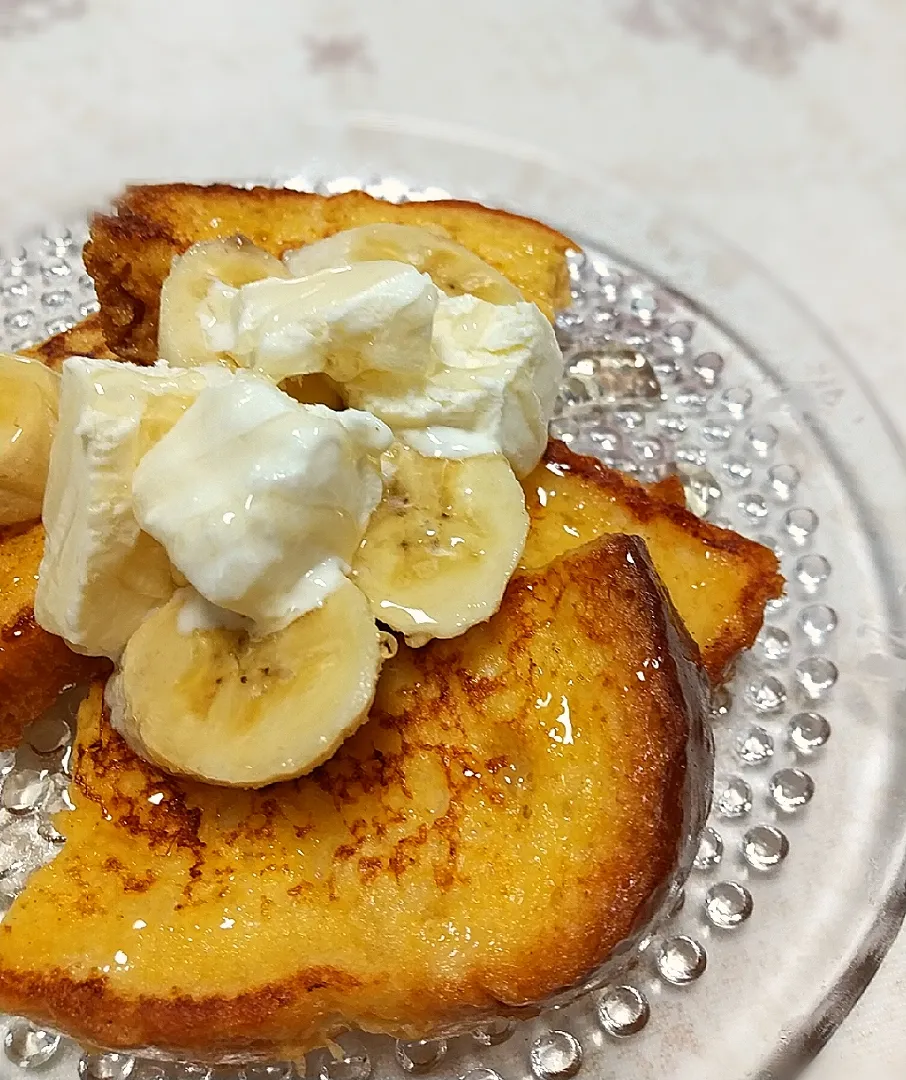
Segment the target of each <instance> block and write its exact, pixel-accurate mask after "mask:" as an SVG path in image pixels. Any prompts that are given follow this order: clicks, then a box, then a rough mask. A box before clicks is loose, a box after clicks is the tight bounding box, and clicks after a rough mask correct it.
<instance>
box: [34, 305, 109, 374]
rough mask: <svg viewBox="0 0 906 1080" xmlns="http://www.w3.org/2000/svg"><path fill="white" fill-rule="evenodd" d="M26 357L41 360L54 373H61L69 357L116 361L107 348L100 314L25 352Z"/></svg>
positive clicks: (90, 316)
mask: <svg viewBox="0 0 906 1080" xmlns="http://www.w3.org/2000/svg"><path fill="white" fill-rule="evenodd" d="M25 355H26V356H33V357H34V358H35V359H36V360H41V361H43V363H45V364H47V366H48V367H50V368H53V369H54V371H59V370H60V368H61V367H62V366H63V361H64V360H65V359H66V357H67V356H93V357H97V358H98V359H100V360H115V359H116V357H115V356H114V354H113V353H112V352H111V351H110V349H109V348H108V347H107V340H106V338H105V337H104V328H103V326H102V325H101V316H100V314H99V313H95V314H94V315H89V316H88V318H87V319H83V320H82V321H81V322H80V323H76V325H75V326H74V327H73V328H72V329H71V330H64V331H63V332H62V333H61V334H56V335H54V337H52V338H48V339H47V341H42V342H41V344H40V345H35V346H34V347H33V348H31V349H26V350H25Z"/></svg>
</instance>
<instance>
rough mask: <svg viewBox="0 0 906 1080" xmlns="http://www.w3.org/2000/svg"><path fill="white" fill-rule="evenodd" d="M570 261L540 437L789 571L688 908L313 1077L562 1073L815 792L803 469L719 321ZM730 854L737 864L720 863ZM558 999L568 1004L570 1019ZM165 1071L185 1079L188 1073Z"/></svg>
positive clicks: (96, 1071)
mask: <svg viewBox="0 0 906 1080" xmlns="http://www.w3.org/2000/svg"><path fill="white" fill-rule="evenodd" d="M287 186H297V187H304V188H309V187H312V188H314V189H318V190H324V191H340V190H348V189H349V188H352V187H363V188H364V189H365V190H367V191H369V192H370V193H371V194H375V195H378V196H380V197H383V198H389V199H393V200H399V199H403V198H439V197H444V196H445V195H446V192H444V191H442V190H440V189H438V188H432V189H423V190H417V189H413V188H412V187H411V186H410V185H408V184H407V183H404V182H402V181H398V180H395V179H384V180H381V181H376V182H373V183H366V182H363V181H362V179H361V178H351V177H345V178H342V179H339V180H335V181H332V182H329V183H326V184H313V185H310V184H307V183H305V182H304V181H299V180H298V179H297V180H296V181H294V182H292V183H290V184H288V185H287ZM83 240H84V233H83V232H82V231H81V230H75V229H74V230H52V231H51V232H50V233H48V234H47V235H45V236H42V237H39V238H35V239H34V240H33V241H32V243H31V244H29V245H27V246H26V248H25V249H23V250H22V251H13V252H11V253H10V256H9V258H8V259H7V260H6V261H5V262H3V263H0V304H2V305H3V306H2V307H0V312H4V315H3V324H2V326H3V329H2V336H0V342H2V343H3V344H5V346H6V347H8V348H21V347H24V346H25V345H27V344H28V343H30V342H31V341H34V340H40V339H41V338H43V337H44V336H47V335H49V334H52V333H57V332H59V331H60V330H63V329H66V328H68V327H69V326H71V325H73V324H74V322H76V321H78V319H79V318H81V317H84V316H86V315H88V314H90V313H91V312H92V311H93V310H95V309H96V301H95V300H94V298H93V291H92V290H91V282H90V280H89V279H88V278H87V277H85V276H84V271H83V268H82V267H81V263H80V249H81V243H82V242H83ZM570 274H571V279H572V285H573V295H572V301H573V302H572V305H571V307H570V309H569V310H568V311H567V312H564V313H563V314H562V315H561V316H560V317H559V318H558V326H557V329H558V335H559V337H560V340H561V343H562V345H563V348H564V356H565V372H564V388H563V394H562V397H561V401H560V404H559V406H558V412H557V416H556V417H555V419H554V421H553V424H552V432H553V434H555V435H557V436H558V437H560V438H562V439H563V440H564V441H565V442H567V443H569V444H570V445H571V446H572V448H573V449H575V450H577V451H580V452H583V453H593V454H596V455H597V456H598V457H600V458H602V459H603V460H604V461H605V462H606V463H608V464H611V465H613V466H615V467H618V468H621V469H624V470H626V471H628V472H630V473H633V474H635V475H637V476H638V477H639V478H640V479H643V480H653V479H657V478H658V477H660V476H662V475H664V474H665V472H667V471H676V472H678V473H679V475H680V477H681V479H682V480H683V484H684V488H685V491H686V495H687V500H688V502H689V505H690V506H691V508H692V509H694V510H695V511H696V512H698V513H700V514H702V515H704V516H707V517H709V518H710V519H712V520H715V521H717V522H719V523H721V524H726V525H728V526H732V527H733V528H737V529H739V531H741V532H744V533H747V534H750V535H754V536H755V537H756V538H758V539H760V540H762V541H763V542H766V543H768V544H769V545H770V546H772V547H774V548H775V549H776V550H777V552H778V555H780V557H781V558H782V560H783V564H784V572H785V574H786V577H787V579H788V582H789V589H788V592H787V594H786V596H785V597H784V598H783V599H782V600H780V601H778V602H775V603H773V604H771V605H769V609H768V612H767V619H766V624H765V628H764V630H763V631H762V633H761V635H760V637H759V640H758V642H757V643H756V646H755V648H754V649H753V650H752V652H751V653H750V654H749V655H748V656H746V657H745V658H744V659H743V661H742V663H741V664H740V669H739V671H738V673H737V676H736V678H735V680H734V681H733V684H732V687H731V688H729V689H723V690H722V691H719V692H718V694H717V695H716V696H715V702H714V712H713V720H714V727H715V735H716V738H717V747H718V758H717V770H716V788H715V801H714V807H713V811H712V816H711V819H710V822H709V824H708V827H707V828H706V829H705V831H704V833H703V834H702V837H701V843H700V846H699V849H698V852H697V854H696V856H695V859H694V867H695V875H694V877H693V879H692V882H691V883H690V884H691V885H692V888H690V890H689V892H690V893H691V894H694V903H693V904H689V903H686V904H685V905H684V903H683V900H684V896H683V894H682V893H678V892H677V893H676V894H675V895H674V896H673V897H672V900H671V903H670V910H669V911H668V912H667V916H668V921H667V923H666V925H664V926H663V927H661V926H655V925H653V926H652V932H651V933H649V934H646V935H645V936H644V938H643V940H642V941H641V943H640V948H639V950H638V954H637V955H634V956H633V960H632V963H630V964H628V965H627V966H626V970H625V971H624V972H623V973H621V975H620V977H619V979H618V980H617V981H611V982H610V983H608V984H607V985H605V986H603V987H602V988H599V989H597V990H596V991H595V993H594V994H593V995H592V997H591V998H589V999H585V1000H584V1002H580V1003H577V1005H575V1006H564V1007H561V1008H558V1007H555V1008H554V1009H553V1010H552V1011H550V1012H548V1013H546V1014H545V1015H544V1016H542V1017H541V1018H540V1020H539V1021H537V1022H528V1023H527V1024H523V1025H519V1027H518V1028H514V1026H513V1025H512V1024H511V1023H509V1022H500V1023H499V1024H496V1025H494V1024H492V1025H487V1026H486V1027H485V1028H483V1029H480V1030H477V1031H475V1032H473V1033H472V1034H471V1035H470V1036H464V1037H462V1038H459V1039H456V1040H450V1041H446V1040H440V1041H433V1042H430V1043H406V1044H402V1043H401V1044H396V1045H395V1046H391V1048H390V1049H387V1047H386V1046H385V1045H382V1044H386V1043H387V1042H388V1041H387V1040H382V1039H375V1038H374V1037H370V1036H366V1037H357V1036H352V1037H351V1038H350V1039H348V1040H346V1039H344V1040H341V1042H343V1043H344V1045H345V1048H346V1052H347V1054H346V1057H345V1058H342V1059H336V1060H335V1059H334V1058H332V1057H331V1056H330V1055H325V1054H323V1053H318V1052H316V1053H315V1054H313V1055H310V1057H309V1062H308V1070H309V1072H312V1071H313V1072H314V1073H315V1074H319V1075H320V1076H322V1077H323V1078H324V1080H365V1077H367V1076H369V1075H371V1072H372V1071H373V1069H374V1067H375V1064H376V1063H377V1062H380V1063H381V1069H382V1071H384V1072H388V1071H392V1070H393V1069H394V1068H396V1069H399V1070H401V1072H402V1073H403V1074H406V1073H412V1072H417V1073H429V1072H434V1071H435V1070H436V1071H437V1074H438V1075H452V1074H453V1071H455V1072H456V1073H457V1074H459V1075H467V1074H468V1075H470V1076H471V1077H472V1078H473V1080H479V1074H481V1076H482V1077H486V1078H487V1080H491V1078H492V1077H494V1076H495V1075H498V1074H499V1075H501V1076H504V1077H506V1076H508V1075H510V1074H511V1073H512V1068H511V1067H510V1068H508V1067H507V1066H508V1065H513V1064H515V1063H514V1062H513V1060H512V1056H513V1053H514V1048H515V1047H516V1046H517V1045H518V1046H520V1048H521V1049H520V1051H519V1054H520V1056H521V1055H522V1054H524V1055H525V1056H524V1057H522V1058H521V1060H522V1061H523V1063H524V1064H523V1065H522V1067H521V1068H522V1071H524V1068H525V1067H528V1068H530V1069H531V1071H532V1072H533V1074H534V1075H535V1076H537V1077H538V1078H539V1080H556V1078H560V1077H569V1076H572V1075H574V1074H575V1073H576V1072H578V1071H579V1069H580V1068H581V1067H582V1065H583V1061H585V1064H586V1065H588V1064H589V1058H590V1057H593V1055H594V1054H595V1053H596V1052H597V1051H598V1050H599V1047H600V1039H599V1038H597V1039H596V1038H591V1040H590V1044H589V1045H586V1042H587V1040H586V1038H585V1036H586V1035H587V1033H588V1031H590V1030H594V1031H597V1032H599V1033H603V1034H604V1035H606V1036H607V1037H609V1038H610V1039H611V1040H613V1045H623V1044H625V1040H626V1039H627V1037H629V1036H636V1035H639V1034H640V1033H641V1032H643V1031H648V1030H650V1028H651V1027H653V1026H654V1022H655V1021H656V1019H657V1009H655V1010H654V1013H653V1012H652V1003H653V1002H655V1001H656V999H657V998H658V997H659V996H660V995H661V993H662V988H663V987H668V988H676V987H691V986H692V985H693V984H697V983H698V981H699V979H700V978H701V976H702V975H704V974H705V971H706V968H707V960H708V946H707V940H706V939H707V938H709V937H710V936H713V935H714V934H717V935H718V936H726V935H731V934H732V933H733V932H734V931H737V930H738V929H740V928H742V927H743V926H744V925H745V924H747V923H748V922H749V920H750V918H751V917H752V915H753V912H754V911H755V910H756V906H757V905H758V906H760V896H761V895H762V894H764V895H765V896H767V895H769V890H768V888H765V886H767V885H769V884H770V882H771V881H772V879H773V878H775V877H776V875H777V873H778V872H779V870H780V868H781V867H782V866H783V865H784V863H785V860H786V858H787V856H788V854H789V853H790V850H791V843H790V839H789V837H788V836H787V832H788V830H787V829H785V828H782V827H781V825H783V824H784V823H785V822H786V821H787V820H790V821H792V820H794V819H795V817H796V816H797V815H799V814H800V813H801V812H803V811H804V809H805V807H806V806H807V805H808V804H809V803H810V802H811V800H812V797H813V795H814V794H815V790H816V786H815V783H814V779H813V777H812V776H811V775H810V772H809V770H808V769H807V768H806V767H805V766H808V765H809V764H810V763H811V762H813V761H816V760H820V758H821V757H822V756H823V754H824V750H825V746H826V745H827V743H828V741H829V739H830V734H831V723H830V720H829V719H828V716H827V715H826V714H827V713H830V714H831V718H833V712H834V702H835V700H836V699H837V697H838V696H839V692H840V687H839V685H837V684H838V676H839V673H840V672H839V668H840V666H841V665H839V663H838V660H839V654H838V650H837V647H836V646H835V642H836V641H837V639H838V635H837V628H838V621H839V620H838V610H840V609H841V608H845V605H843V604H841V603H840V601H839V600H838V599H836V598H835V594H834V591H833V585H834V582H833V576H832V571H833V569H834V565H833V563H832V562H831V560H830V559H828V558H827V557H826V555H824V554H823V553H822V550H821V541H822V538H823V535H824V529H823V528H822V526H821V522H820V521H819V516H818V514H817V513H816V512H815V510H814V509H813V508H812V507H811V506H810V505H808V502H807V500H803V499H802V498H801V497H800V493H802V492H803V488H804V486H805V485H804V483H803V470H802V468H801V466H798V465H797V464H795V463H793V462H791V461H787V460H785V459H784V457H783V453H782V449H783V432H782V431H781V430H779V428H778V426H777V425H775V424H774V423H771V422H769V421H765V420H762V419H761V414H762V410H761V409H760V408H759V392H758V390H754V391H753V389H752V388H750V387H749V386H748V385H747V383H746V381H745V380H744V379H742V378H737V376H736V370H735V365H734V360H735V357H733V356H730V355H729V354H730V353H733V352H734V350H735V351H737V352H742V353H744V352H745V347H744V345H741V344H740V342H739V341H738V340H734V339H733V337H732V335H728V334H727V333H726V332H725V331H724V330H723V328H722V327H721V326H720V324H719V321H718V320H716V319H710V318H709V317H708V316H707V315H705V314H704V313H703V312H702V311H701V310H700V309H699V308H698V307H697V305H695V304H693V303H692V302H690V301H688V300H687V299H686V298H685V297H683V296H682V295H681V294H679V293H678V292H676V291H675V290H672V289H670V288H669V287H668V286H666V285H665V284H664V283H663V282H661V281H659V280H658V279H657V278H656V277H653V276H651V275H649V274H646V273H644V272H641V271H639V270H638V269H637V268H635V267H633V266H632V264H630V263H629V262H627V261H626V260H624V259H620V258H618V257H614V256H612V255H610V254H609V253H607V252H605V251H604V250H603V249H602V248H598V247H596V246H595V245H586V254H585V255H584V256H582V255H578V254H577V255H574V256H572V257H571V260H570ZM721 339H723V343H722V344H721ZM614 344H618V345H619V346H620V348H619V349H614ZM748 360H749V361H750V362H751V361H752V360H753V357H752V356H751V355H750V356H749V357H748ZM755 362H756V365H757V359H756V361H755ZM768 389H769V388H768ZM764 390H765V388H762V395H763V393H764ZM769 530H770V531H769ZM831 601H833V604H832V603H831ZM793 703H795V706H796V707H795V708H792V707H791V706H792V705H793ZM781 717H782V720H781V719H780V718H781ZM61 723H62V721H61V720H60V718H59V716H57V717H54V718H49V719H46V720H44V721H42V723H41V724H39V725H37V726H36V727H35V728H33V730H32V731H31V732H30V734H29V739H28V740H27V741H26V744H25V745H24V747H23V748H22V749H21V750H20V751H19V753H18V754H17V755H16V756H15V757H10V756H8V757H7V759H6V761H5V762H4V765H3V769H4V773H5V780H4V787H3V791H2V793H0V803H2V810H0V813H3V814H5V815H7V821H8V822H16V823H17V826H20V825H21V824H22V822H24V821H29V822H36V823H37V829H36V830H33V831H35V832H36V833H37V835H38V836H39V837H41V838H42V839H43V840H44V842H45V844H47V845H51V847H50V848H49V849H48V850H52V845H53V844H54V843H56V842H57V841H58V839H59V836H58V834H57V835H56V836H55V835H54V832H55V830H52V827H50V826H49V825H48V823H47V821H46V814H47V813H48V811H49V810H51V809H52V808H54V807H56V808H61V805H65V801H66V796H65V768H66V764H67V760H68V757H67V745H68V738H69V728H68V725H66V724H63V725H62V726H60V725H61ZM49 725H51V726H49ZM52 725H56V726H55V727H54V726H52ZM64 728H65V730H64ZM54 732H56V735H55V734H54ZM51 744H52V745H51ZM48 747H50V749H48ZM48 755H49V756H48ZM756 807H757V810H756ZM753 811H755V813H754V816H753ZM765 811H767V812H765ZM3 824H4V825H6V824H7V822H4V823H3ZM42 829H43V833H42ZM0 842H2V841H0ZM0 850H2V849H0ZM731 853H732V856H733V857H734V859H735V861H736V863H737V866H738V868H739V869H741V870H742V871H743V872H742V873H740V872H734V873H729V874H723V873H720V872H719V871H720V869H721V868H722V867H724V866H726V864H727V862H729V861H730V855H731ZM14 861H15V860H14ZM19 863H20V864H21V863H22V860H21V859H20V860H19ZM21 869H22V868H21V866H20V870H21ZM26 869H27V867H26ZM0 875H3V871H2V869H0ZM5 876H6V878H7V879H8V878H9V874H8V872H7V873H6V875H5ZM2 880H3V877H2V876H0V881H2ZM10 891H12V890H10ZM895 919H896V916H894V921H895ZM887 936H888V935H887V934H885V935H883V937H884V938H886V937H887ZM876 951H877V950H876V949H874V950H871V951H870V952H869V954H868V955H870V956H873V955H874V952H876ZM571 1010H572V1011H574V1012H577V1013H579V1012H581V1014H582V1015H577V1016H576V1017H573V1016H571V1015H570V1013H571ZM589 1010H590V1013H589ZM590 1019H591V1024H593V1027H592V1026H590V1023H589V1020H590ZM649 1021H652V1023H651V1024H649ZM818 1039H819V1040H821V1039H822V1035H821V1034H819V1035H818ZM459 1043H462V1044H468V1048H465V1049H464V1047H463V1046H459V1045H456V1044H459ZM5 1046H6V1052H7V1057H8V1058H9V1059H10V1060H11V1061H14V1062H16V1063H17V1064H21V1065H25V1066H26V1067H29V1066H32V1065H42V1066H43V1065H47V1064H49V1063H51V1062H53V1061H54V1060H55V1059H57V1058H58V1057H59V1056H60V1055H61V1050H63V1049H65V1046H66V1043H65V1040H63V1041H61V1040H59V1039H58V1037H57V1036H55V1035H54V1034H53V1033H49V1032H43V1031H41V1030H40V1029H35V1028H33V1027H32V1026H31V1025H29V1024H28V1023H27V1022H26V1021H12V1022H11V1023H10V1025H9V1026H8V1029H7V1034H6V1039H5ZM474 1048H478V1056H477V1057H476V1055H475V1049H474ZM497 1048H500V1049H499V1051H498V1050H497ZM467 1066H468V1067H467ZM157 1068H159V1066H157V1065H155V1064H152V1063H151V1061H150V1060H148V1059H145V1060H136V1059H133V1058H130V1057H125V1056H123V1055H110V1054H103V1055H87V1056H85V1057H84V1058H83V1059H82V1060H81V1063H80V1065H79V1069H80V1072H81V1073H82V1074H83V1075H91V1076H97V1077H98V1078H99V1080H114V1078H115V1077H117V1076H125V1075H128V1074H129V1073H131V1072H133V1071H134V1070H136V1069H137V1070H139V1072H141V1071H142V1070H144V1071H145V1072H147V1071H149V1070H151V1071H152V1072H153V1070H154V1069H157ZM451 1069H452V1070H453V1071H451ZM193 1070H194V1071H193ZM181 1071H182V1073H183V1074H185V1075H186V1076H196V1075H198V1067H197V1066H190V1065H185V1066H182V1067H181ZM203 1071H204V1070H203ZM245 1071H246V1072H247V1073H248V1074H249V1076H250V1077H251V1076H252V1075H253V1074H257V1073H258V1072H261V1073H262V1074H264V1073H267V1075H268V1076H270V1075H273V1076H274V1077H277V1076H278V1075H282V1074H283V1072H285V1071H286V1067H285V1066H283V1065H274V1066H264V1065H255V1066H249V1067H247V1068H246V1070H245ZM61 1075H62V1074H61Z"/></svg>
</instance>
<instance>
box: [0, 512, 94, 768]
mask: <svg viewBox="0 0 906 1080" xmlns="http://www.w3.org/2000/svg"><path fill="white" fill-rule="evenodd" d="M43 550H44V530H43V529H42V527H41V524H40V522H35V523H34V524H31V525H22V526H16V527H15V528H10V529H5V530H0V749H3V750H6V749H10V748H11V747H14V746H16V745H18V743H19V741H20V740H21V738H22V731H23V729H24V728H25V726H26V725H27V724H28V723H30V722H31V721H32V720H34V719H35V717H36V716H40V714H41V713H42V712H44V710H45V709H47V708H49V707H50V706H51V705H52V704H53V703H54V701H56V699H57V697H58V696H59V695H60V694H61V693H62V692H63V690H65V689H66V688H67V687H68V686H72V685H74V684H76V683H80V682H82V683H83V682H87V681H88V680H89V679H92V678H96V677H98V676H100V675H103V674H105V673H106V672H107V671H108V670H109V667H110V665H109V663H108V662H107V661H106V660H98V659H96V658H94V657H87V656H78V655H77V654H76V653H74V652H73V651H72V650H71V649H70V648H69V646H68V645H66V643H65V642H64V641H63V640H62V638H58V637H55V636H54V635H53V634H48V633H47V631H46V630H42V629H41V627H40V626H38V625H37V623H36V622H35V616H34V596H35V581H36V579H37V574H38V567H39V565H40V562H41V555H42V552H43Z"/></svg>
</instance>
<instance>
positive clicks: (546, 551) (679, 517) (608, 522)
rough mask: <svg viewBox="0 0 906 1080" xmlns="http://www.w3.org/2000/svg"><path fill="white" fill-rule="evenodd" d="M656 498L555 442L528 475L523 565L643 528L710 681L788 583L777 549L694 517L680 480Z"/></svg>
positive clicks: (539, 563)
mask: <svg viewBox="0 0 906 1080" xmlns="http://www.w3.org/2000/svg"><path fill="white" fill-rule="evenodd" d="M662 484H667V486H666V487H662V488H661V491H662V492H664V493H666V494H667V495H668V499H669V501H665V500H664V499H663V498H658V497H657V493H656V492H655V493H653V492H651V491H647V490H646V489H645V488H643V487H642V485H641V484H638V483H636V482H635V481H634V480H632V479H631V478H630V477H628V476H626V475H624V474H623V473H619V472H616V471H615V470H613V469H608V468H607V467H606V466H604V465H602V464H601V463H600V462H599V461H597V460H595V459H594V458H590V457H582V456H581V455H579V454H574V453H572V451H570V450H569V449H568V448H567V447H566V446H564V445H563V443H560V442H554V441H552V442H550V443H549V444H548V448H547V453H546V455H545V458H544V460H543V461H542V463H541V464H540V465H539V466H538V468H537V469H535V471H534V472H533V473H531V475H529V476H528V477H526V479H525V480H524V481H523V487H524V488H525V491H526V498H527V501H528V507H529V515H530V517H531V521H532V527H531V530H530V532H529V536H528V542H527V543H526V548H525V553H524V555H523V558H522V565H523V566H524V567H527V568H529V569H535V568H537V567H539V566H543V565H545V564H546V563H548V562H550V560H551V559H553V558H554V557H555V556H557V555H559V554H561V553H562V552H564V551H568V550H570V549H571V548H575V547H578V546H580V545H581V544H586V543H588V541H589V540H593V539H594V538H595V537H599V536H603V535H606V534H608V533H627V534H630V535H634V536H640V537H641V538H642V539H643V540H644V541H645V543H646V545H647V547H648V551H649V553H650V555H651V560H652V562H653V563H654V566H655V569H656V570H657V572H658V574H659V575H660V577H661V580H662V581H663V583H664V585H665V586H666V588H667V591H668V592H669V594H670V599H671V600H672V601H673V603H674V604H675V606H676V609H677V611H678V612H679V613H680V615H681V616H682V618H683V622H684V623H685V624H686V628H687V629H688V631H689V633H690V634H691V635H692V637H693V639H694V640H695V642H696V643H697V644H698V647H699V648H700V649H701V653H702V659H703V660H704V663H705V667H706V668H707V671H708V674H709V675H710V677H711V679H712V681H714V682H715V683H717V682H720V681H721V679H722V678H723V677H724V676H725V674H726V672H727V671H728V669H729V667H730V666H731V664H732V662H733V660H734V659H735V658H736V656H738V654H739V653H740V652H741V651H742V650H743V649H747V648H749V647H750V646H751V644H752V643H753V642H754V640H755V638H756V636H757V634H758V631H759V630H760V629H761V624H762V621H763V618H764V605H765V603H766V602H767V601H768V600H770V599H772V598H774V597H777V596H780V594H781V593H782V591H783V578H782V577H781V576H780V573H779V568H778V564H777V558H776V556H775V555H774V553H773V552H772V551H770V550H769V549H768V548H766V547H764V546H762V545H761V544H756V543H755V542H754V541H752V540H747V539H746V538H745V537H743V536H740V535H739V533H735V532H730V531H729V530H727V529H720V528H718V527H717V526H716V525H711V524H709V523H708V522H706V521H702V520H701V519H700V518H697V517H696V516H695V515H694V514H693V513H691V512H690V511H689V510H687V509H686V508H685V506H683V505H682V504H681V503H679V502H678V499H679V492H677V491H676V485H675V484H669V483H667V482H664V481H662Z"/></svg>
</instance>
